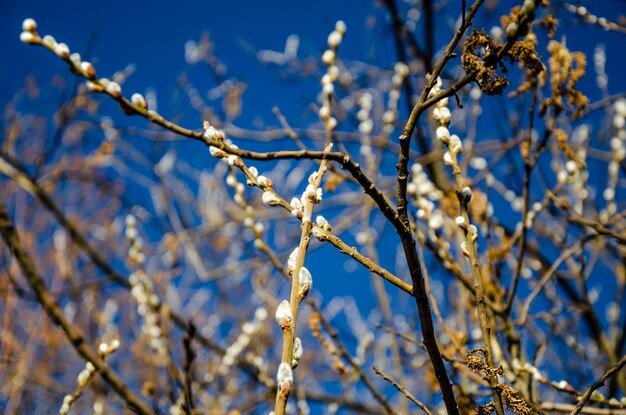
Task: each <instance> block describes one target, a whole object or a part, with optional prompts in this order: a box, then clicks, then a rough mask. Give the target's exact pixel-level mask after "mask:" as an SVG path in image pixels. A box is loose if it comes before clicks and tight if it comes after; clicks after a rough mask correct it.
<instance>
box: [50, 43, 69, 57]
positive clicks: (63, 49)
mask: <svg viewBox="0 0 626 415" xmlns="http://www.w3.org/2000/svg"><path fill="white" fill-rule="evenodd" d="M54 53H56V54H57V56H59V57H60V58H61V59H69V58H70V48H69V46H67V45H66V44H65V43H59V44H57V45H56V47H55V48H54Z"/></svg>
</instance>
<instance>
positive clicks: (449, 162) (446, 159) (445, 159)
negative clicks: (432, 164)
mask: <svg viewBox="0 0 626 415" xmlns="http://www.w3.org/2000/svg"><path fill="white" fill-rule="evenodd" d="M443 162H444V163H445V164H446V166H452V165H454V161H453V160H452V155H451V154H450V152H449V151H446V152H445V153H443Z"/></svg>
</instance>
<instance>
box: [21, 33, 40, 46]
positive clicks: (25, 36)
mask: <svg viewBox="0 0 626 415" xmlns="http://www.w3.org/2000/svg"><path fill="white" fill-rule="evenodd" d="M20 40H21V41H22V42H24V43H31V44H32V43H37V36H35V35H33V34H32V33H31V32H22V33H20Z"/></svg>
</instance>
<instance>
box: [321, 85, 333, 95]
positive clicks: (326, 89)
mask: <svg viewBox="0 0 626 415" xmlns="http://www.w3.org/2000/svg"><path fill="white" fill-rule="evenodd" d="M322 91H324V94H326V95H332V94H333V92H335V87H334V86H333V84H332V83H327V84H324V86H323V87H322Z"/></svg>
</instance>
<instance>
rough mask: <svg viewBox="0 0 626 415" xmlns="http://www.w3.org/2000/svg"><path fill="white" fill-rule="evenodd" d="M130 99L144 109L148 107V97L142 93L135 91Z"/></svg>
mask: <svg viewBox="0 0 626 415" xmlns="http://www.w3.org/2000/svg"><path fill="white" fill-rule="evenodd" d="M130 101H131V102H132V103H133V104H135V105H137V106H138V107H141V108H143V109H146V108H148V103H147V102H146V99H145V98H144V97H143V95H141V94H140V93H137V92H135V93H134V94H133V95H131V97H130Z"/></svg>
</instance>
